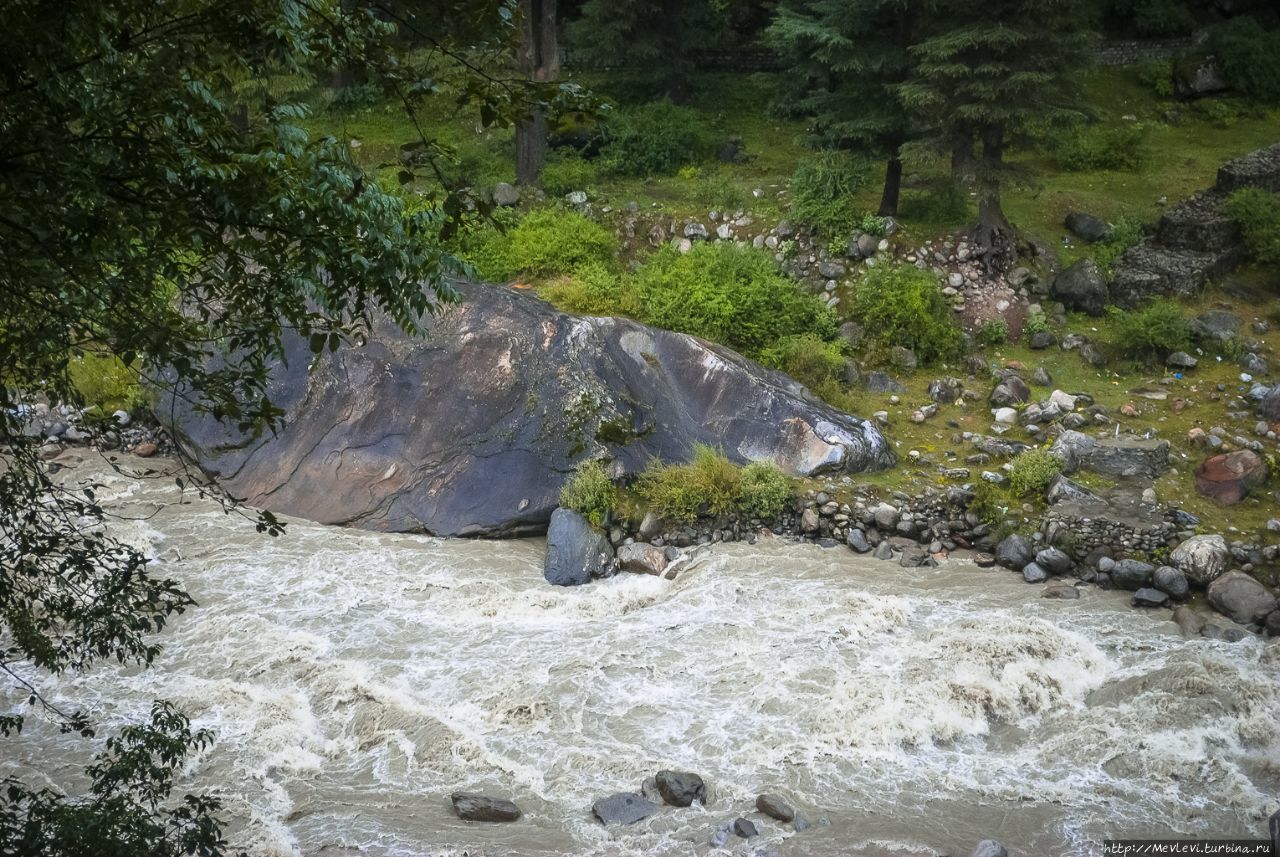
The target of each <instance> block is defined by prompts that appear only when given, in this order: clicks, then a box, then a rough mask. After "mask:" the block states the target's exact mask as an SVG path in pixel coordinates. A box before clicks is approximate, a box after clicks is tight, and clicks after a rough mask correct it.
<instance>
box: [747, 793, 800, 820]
mask: <svg viewBox="0 0 1280 857" xmlns="http://www.w3.org/2000/svg"><path fill="white" fill-rule="evenodd" d="M756 809H757V810H759V811H760V812H763V813H764V814H765V815H767V816H769V817H770V818H774V819H777V820H778V821H791V820H792V819H794V818H795V817H796V811H795V810H794V809H792V807H791V804H789V803H787V802H786V801H785V800H783V799H782V798H781V797H779V796H778V795H774V794H763V795H760V796H758V797H757V798H756Z"/></svg>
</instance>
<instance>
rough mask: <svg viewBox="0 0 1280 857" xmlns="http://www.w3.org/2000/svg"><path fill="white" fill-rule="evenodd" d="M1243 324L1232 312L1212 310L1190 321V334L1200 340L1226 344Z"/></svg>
mask: <svg viewBox="0 0 1280 857" xmlns="http://www.w3.org/2000/svg"><path fill="white" fill-rule="evenodd" d="M1243 323H1244V322H1242V321H1241V320H1240V316H1238V315H1236V314H1235V313H1233V312H1228V311H1226V310H1222V309H1212V310H1209V311H1208V312H1205V313H1201V314H1200V315H1198V316H1196V317H1195V318H1193V319H1191V332H1192V333H1194V334H1195V335H1196V336H1199V337H1200V338H1202V339H1211V340H1216V341H1218V342H1227V341H1230V340H1232V339H1234V338H1235V336H1236V334H1237V333H1239V332H1240V325H1242V324H1243Z"/></svg>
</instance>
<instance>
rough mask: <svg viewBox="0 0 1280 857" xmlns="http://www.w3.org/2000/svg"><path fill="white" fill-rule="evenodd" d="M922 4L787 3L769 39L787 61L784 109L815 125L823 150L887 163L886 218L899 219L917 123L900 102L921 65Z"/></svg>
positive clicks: (904, 0) (889, 0)
mask: <svg viewBox="0 0 1280 857" xmlns="http://www.w3.org/2000/svg"><path fill="white" fill-rule="evenodd" d="M920 5H921V3H920V0H783V2H782V3H781V5H780V6H779V7H778V14H777V17H776V18H775V19H774V22H773V25H772V26H771V27H770V28H769V30H768V31H767V33H766V37H767V38H768V40H769V42H770V43H771V44H772V45H773V46H774V47H775V49H776V50H778V51H779V53H781V54H782V55H783V57H784V58H785V60H786V67H787V68H788V70H789V71H788V76H789V78H790V84H791V85H790V86H789V88H788V92H787V95H786V96H785V106H786V107H787V108H788V109H789V110H791V111H794V112H796V113H799V114H801V115H808V116H810V117H812V129H813V132H814V135H815V138H816V140H817V142H818V143H819V144H820V145H824V146H832V147H838V148H849V149H859V150H863V151H868V152H870V153H873V154H875V155H877V156H880V157H883V158H885V160H886V168H885V181H884V193H883V195H882V197H881V200H880V211H879V213H880V214H881V215H896V214H897V213H898V192H899V188H900V187H901V182H902V160H901V158H900V156H899V149H900V147H901V146H902V144H903V143H905V142H907V141H908V140H909V139H911V137H912V136H913V134H914V133H916V131H917V129H918V123H917V122H916V121H915V119H914V118H913V116H912V115H911V113H910V112H909V111H908V110H907V108H906V107H905V106H904V104H903V103H902V101H901V100H900V99H899V97H898V93H897V89H898V87H899V86H900V85H901V84H903V83H904V82H905V81H906V79H907V76H908V74H909V72H910V70H911V63H912V62H913V60H914V59H915V58H914V57H913V55H912V54H911V53H910V52H909V47H910V45H911V43H912V39H913V36H914V35H915V29H916V27H915V24H916V21H915V19H916V17H917V15H918V12H919V7H920Z"/></svg>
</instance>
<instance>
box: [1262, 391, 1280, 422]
mask: <svg viewBox="0 0 1280 857" xmlns="http://www.w3.org/2000/svg"><path fill="white" fill-rule="evenodd" d="M1258 416H1260V417H1262V418H1263V419H1264V420H1266V421H1267V422H1272V423H1274V422H1280V384H1277V385H1275V386H1274V387H1272V388H1271V389H1270V390H1268V391H1267V394H1266V395H1265V396H1263V397H1262V401H1261V402H1260V403H1259V405H1258Z"/></svg>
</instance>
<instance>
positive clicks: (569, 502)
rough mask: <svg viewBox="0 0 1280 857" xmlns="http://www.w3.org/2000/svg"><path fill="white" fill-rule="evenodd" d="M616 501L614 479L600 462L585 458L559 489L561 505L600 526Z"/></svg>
mask: <svg viewBox="0 0 1280 857" xmlns="http://www.w3.org/2000/svg"><path fill="white" fill-rule="evenodd" d="M616 504H617V490H616V489H615V487H614V484H613V480H612V479H610V478H609V474H608V473H606V472H605V469H604V464H603V463H602V462H599V461H583V462H581V463H579V464H578V466H577V467H576V468H575V469H574V472H573V476H571V477H569V481H567V482H565V483H564V486H563V487H561V489H560V505H561V506H563V507H565V508H566V509H572V510H573V511H575V512H577V513H578V514H579V515H581V516H582V517H584V518H586V519H587V520H588V521H590V522H591V523H592V525H593V526H597V527H599V526H601V525H603V524H604V521H605V519H606V518H607V517H608V516H609V513H610V512H612V511H613V509H614V507H615V505H616Z"/></svg>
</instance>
